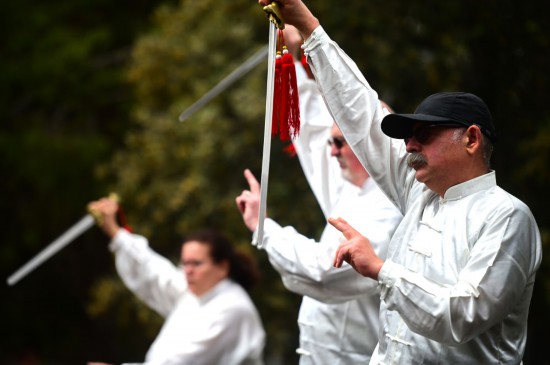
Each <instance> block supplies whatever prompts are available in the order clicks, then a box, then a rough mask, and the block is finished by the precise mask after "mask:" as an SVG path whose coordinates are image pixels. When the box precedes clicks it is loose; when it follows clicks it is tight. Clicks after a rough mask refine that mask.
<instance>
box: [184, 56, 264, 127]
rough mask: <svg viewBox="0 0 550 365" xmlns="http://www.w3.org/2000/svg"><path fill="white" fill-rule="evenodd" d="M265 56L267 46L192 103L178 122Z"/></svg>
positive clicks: (203, 104)
mask: <svg viewBox="0 0 550 365" xmlns="http://www.w3.org/2000/svg"><path fill="white" fill-rule="evenodd" d="M266 55H267V46H264V47H262V48H261V49H260V50H258V51H257V52H256V53H254V55H252V56H251V57H250V58H249V59H248V60H246V61H245V62H244V63H243V64H242V65H240V66H239V67H237V68H236V69H235V70H234V71H233V72H232V73H230V74H229V75H228V76H226V77H225V78H224V79H223V80H222V81H220V82H219V83H218V84H217V85H216V86H214V87H213V88H212V89H211V90H210V91H209V92H207V93H206V94H204V95H203V96H202V97H201V98H200V99H199V100H197V101H196V102H195V103H193V104H192V105H191V106H190V107H189V108H187V109H186V110H185V111H184V112H183V113H181V114H180V117H179V120H180V122H183V121H185V120H186V119H187V118H189V117H190V116H191V115H192V114H193V113H195V112H196V111H197V110H199V109H200V108H202V107H203V106H205V105H206V104H207V103H208V102H209V101H210V100H212V99H214V98H215V97H216V96H218V95H219V94H220V93H221V92H223V91H224V90H225V89H227V88H228V87H229V86H231V85H232V84H233V83H234V82H235V81H237V80H238V79H240V78H241V77H243V76H244V75H246V74H247V73H248V72H249V71H250V70H252V69H253V68H254V67H256V65H258V64H259V63H260V62H261V61H262V60H263V59H264V58H265V56H266Z"/></svg>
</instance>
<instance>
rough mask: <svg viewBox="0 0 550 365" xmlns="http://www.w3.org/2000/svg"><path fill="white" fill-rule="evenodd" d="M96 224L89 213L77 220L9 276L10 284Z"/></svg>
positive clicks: (13, 283)
mask: <svg viewBox="0 0 550 365" xmlns="http://www.w3.org/2000/svg"><path fill="white" fill-rule="evenodd" d="M94 224H95V220H94V218H93V217H92V216H91V215H90V214H87V215H85V216H84V217H83V218H82V219H81V220H79V221H78V222H76V223H75V224H74V225H73V226H72V227H71V228H69V229H68V230H66V231H65V233H63V234H62V235H61V236H59V237H58V238H57V239H56V240H55V241H53V242H52V243H50V244H49V245H48V246H46V247H45V248H44V249H43V250H42V251H40V252H39V253H38V254H37V255H36V256H34V257H33V258H32V259H31V260H29V261H28V262H27V263H26V264H25V265H23V266H22V267H21V268H20V269H19V270H17V271H16V272H14V273H13V274H12V275H11V276H10V277H8V285H15V284H16V283H17V282H18V281H19V280H21V279H22V278H24V277H25V276H27V275H28V274H29V273H30V272H31V271H33V270H34V269H36V268H37V267H38V266H40V265H41V264H42V263H43V262H44V261H46V260H47V259H49V258H50V257H52V256H53V255H55V254H56V253H57V252H59V251H60V250H61V249H62V248H63V247H65V246H67V245H68V244H69V243H71V242H72V241H73V240H74V239H75V238H77V237H78V236H80V235H81V234H82V233H84V232H85V231H87V230H88V229H89V228H90V227H92V226H93V225H94Z"/></svg>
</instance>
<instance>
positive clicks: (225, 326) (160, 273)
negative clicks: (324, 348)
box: [89, 198, 265, 365]
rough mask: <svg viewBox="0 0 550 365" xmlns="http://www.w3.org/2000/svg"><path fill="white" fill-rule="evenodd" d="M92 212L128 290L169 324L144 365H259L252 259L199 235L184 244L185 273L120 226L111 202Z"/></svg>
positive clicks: (221, 240) (209, 234) (211, 234)
mask: <svg viewBox="0 0 550 365" xmlns="http://www.w3.org/2000/svg"><path fill="white" fill-rule="evenodd" d="M89 208H90V210H92V211H93V212H95V213H97V214H98V215H99V216H100V217H101V219H99V220H98V221H99V222H100V223H98V225H99V227H100V228H101V229H102V230H103V231H104V232H105V233H106V234H107V235H108V236H109V237H110V238H111V243H110V245H109V248H110V249H111V251H112V252H113V253H114V255H115V264H116V268H117V272H118V274H119V276H120V277H121V279H122V280H123V282H124V283H125V285H126V286H127V287H128V289H130V290H131V291H132V292H133V293H134V294H135V295H136V296H138V297H139V298H140V299H141V300H143V301H144V302H145V303H146V304H147V305H148V306H149V307H151V308H152V309H154V310H155V311H157V312H158V313H160V314H161V315H162V316H163V317H165V318H166V320H165V322H164V325H163V327H162V329H161V331H160V333H159V334H158V335H157V338H156V339H155V341H154V342H153V344H152V345H151V347H150V348H149V350H148V352H147V355H146V358H145V363H144V364H155V365H157V364H158V365H176V364H185V365H188V364H204V365H211V364H212V365H216V364H223V365H226V364H227V365H233V364H234V365H239V364H254V365H256V364H262V351H263V347H264V342H265V332H264V329H263V327H262V323H261V320H260V317H259V315H258V312H257V310H256V308H255V306H254V304H253V303H252V300H251V299H250V297H249V296H248V294H247V291H248V290H250V289H251V288H252V286H253V285H254V284H255V283H256V281H257V279H258V277H259V275H258V271H257V266H256V265H255V262H254V260H253V259H252V257H250V256H247V255H245V254H244V253H243V252H240V251H238V250H236V248H235V247H234V246H233V244H232V243H231V242H230V241H229V240H228V239H227V238H225V237H224V236H223V235H221V234H219V233H217V232H215V231H211V230H205V231H200V232H197V233H195V234H193V235H190V236H188V237H187V238H186V239H185V240H184V242H183V244H182V248H181V264H182V267H183V272H182V270H181V269H180V268H178V267H176V266H175V265H173V264H172V263H171V262H170V261H169V260H167V259H166V258H164V257H162V256H160V255H159V254H157V253H156V252H154V251H153V250H152V249H151V248H150V247H149V244H148V241H147V239H146V238H145V237H142V236H139V235H136V234H132V233H130V232H128V231H127V230H125V229H124V228H121V227H120V226H119V225H118V223H117V221H116V212H117V210H118V204H117V203H116V202H115V201H114V200H111V199H107V198H104V199H101V200H99V201H96V202H92V203H90V204H89ZM92 364H100V363H89V365H92Z"/></svg>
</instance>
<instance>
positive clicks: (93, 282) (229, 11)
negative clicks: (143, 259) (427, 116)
mask: <svg viewBox="0 0 550 365" xmlns="http://www.w3.org/2000/svg"><path fill="white" fill-rule="evenodd" d="M308 3H309V6H310V7H311V8H312V9H313V11H314V13H315V14H316V15H317V16H318V17H319V19H320V20H321V23H322V24H323V26H324V28H325V29H326V30H327V31H328V33H329V34H330V35H331V36H332V38H333V39H335V40H336V41H337V42H338V43H339V44H340V46H341V47H342V48H343V49H344V50H345V51H346V52H347V53H348V54H349V55H350V56H351V57H352V58H353V59H354V60H355V61H356V62H357V63H358V65H359V66H360V68H361V70H362V71H363V72H364V73H365V75H366V76H367V79H368V80H369V82H370V83H371V84H372V85H373V86H374V88H375V89H376V90H378V91H379V94H380V97H381V98H382V99H384V100H386V101H387V102H389V103H390V105H392V107H393V108H394V109H395V110H396V111H398V112H411V111H413V110H414V108H415V106H416V105H417V104H418V103H419V102H420V101H421V100H422V99H423V98H424V97H425V96H426V95H428V94H430V93H433V92H437V91H442V90H467V91H470V92H473V93H476V94H478V95H480V96H481V97H482V98H483V99H484V100H485V101H486V102H487V104H488V105H489V107H490V108H491V110H492V112H493V117H494V120H495V123H496V125H497V130H498V132H499V141H498V144H497V146H496V151H495V156H494V159H493V167H494V168H495V169H496V171H497V176H498V181H499V185H501V186H502V187H503V188H505V189H507V190H508V191H510V192H511V193H513V194H514V195H516V196H518V197H519V198H521V199H522V200H524V201H525V202H526V203H527V204H528V205H529V206H530V207H531V209H532V210H533V212H534V214H535V217H536V219H537V221H538V223H539V226H540V229H541V232H542V234H543V240H544V245H545V246H544V248H545V250H546V249H547V247H548V244H549V237H548V230H549V225H550V221H549V215H548V213H547V209H545V208H546V206H548V203H549V201H548V200H549V194H548V193H547V188H546V187H547V186H548V183H549V182H550V174H549V172H548V171H549V170H548V166H549V161H548V160H549V158H550V113H549V109H548V103H547V98H548V96H549V95H550V90H549V89H550V87H549V85H550V84H549V77H550V76H549V72H548V64H550V57H549V56H550V55H549V53H550V30H549V29H548V28H549V24H548V21H547V19H546V16H545V14H546V12H545V11H543V9H545V7H544V4H543V2H542V1H540V0H536V1H531V2H529V3H521V4H520V3H518V2H514V1H506V0H505V1H493V0H485V1H474V0H465V1H460V2H440V1H433V0H426V1H409V2H402V1H381V0H371V1H359V0H350V1H346V2H344V3H342V2H336V1H334V0H332V1H323V2H321V1H309V2H308ZM0 31H1V33H0V34H2V37H0V106H1V108H2V111H3V113H2V127H1V129H0V167H1V169H2V171H3V173H2V178H1V179H0V189H1V190H0V192H1V193H2V202H3V208H4V209H2V212H1V213H0V214H1V216H0V218H1V220H0V221H1V222H2V228H3V229H2V230H1V231H0V237H1V245H0V273H1V274H2V275H3V277H6V278H7V277H8V276H9V275H10V274H11V273H13V272H14V271H15V270H16V269H17V268H19V267H20V266H21V265H22V264H23V263H25V262H26V261H27V260H28V259H30V258H31V257H32V256H33V255H34V254H36V253H37V252H38V251H39V250H40V249H41V248H42V247H44V246H45V245H46V244H47V243H48V242H49V241H51V240H53V239H55V238H56V237H57V236H58V235H59V234H60V233H61V232H63V231H64V230H65V229H66V228H68V227H69V226H70V225H71V224H73V223H74V222H76V220H78V219H79V218H80V217H81V216H82V215H83V214H84V213H85V206H86V204H87V203H88V202H89V201H91V200H94V199H96V198H99V197H101V196H104V195H106V194H107V193H108V192H109V191H116V192H118V193H119V195H120V196H121V197H122V200H123V204H124V208H125V211H126V215H127V217H128V220H129V221H130V223H131V225H132V226H133V227H134V230H135V231H136V232H137V233H140V234H144V235H146V236H147V237H149V238H150V242H151V245H152V246H153V247H154V248H155V249H156V250H157V251H159V252H160V253H162V254H164V255H166V256H167V257H170V258H171V259H173V260H174V261H176V260H177V257H178V251H179V243H180V242H181V239H182V237H183V236H184V235H185V234H186V233H189V232H191V231H194V230H196V229H199V228H201V227H206V226H208V227H215V228H218V229H220V230H222V231H224V232H226V233H227V234H228V235H229V236H230V237H231V238H232V239H233V240H234V241H235V242H237V244H239V245H240V246H241V247H243V248H245V249H248V250H249V251H250V252H251V253H252V254H253V255H255V256H256V257H257V259H258V260H259V262H260V265H261V267H262V272H263V279H262V285H261V286H260V287H259V288H257V289H256V291H255V292H254V293H253V299H254V300H255V302H256V303H257V305H258V307H259V309H260V312H261V315H262V318H263V320H264V324H265V326H266V329H267V332H268V344H267V348H266V359H267V360H268V362H269V363H271V364H292V363H296V361H297V360H296V359H297V357H296V355H295V354H294V349H295V347H296V344H297V326H296V317H297V310H298V306H299V301H300V298H299V296H297V295H294V294H292V293H289V292H287V291H286V290H285V289H284V288H283V286H282V284H281V282H280V279H279V277H278V275H277V274H276V273H275V272H274V271H273V270H272V269H271V267H270V265H269V262H268V261H267V259H266V256H265V254H264V253H263V252H259V251H257V250H256V249H255V248H253V247H251V246H250V244H249V242H250V234H249V232H248V231H247V229H246V228H245V227H244V225H243V224H242V219H241V217H240V215H239V213H238V211H237V209H236V207H235V203H234V199H235V197H236V196H237V195H238V194H239V193H240V191H241V190H242V189H244V188H246V182H245V180H244V178H243V175H242V171H243V169H244V168H251V169H252V170H253V172H255V174H256V175H257V176H258V177H259V173H260V167H261V150H262V139H263V120H264V117H263V115H264V108H265V74H266V70H265V65H263V64H262V65H261V66H258V67H257V68H256V69H254V70H253V71H251V72H250V73H249V74H248V75H246V76H245V77H243V78H242V79H241V80H239V81H238V82H237V83H236V84H235V85H233V86H232V87H231V88H230V89H229V90H227V91H226V92H225V93H223V94H222V95H220V96H218V97H217V98H216V99H215V100H213V101H212V102H211V103H209V104H208V105H207V106H206V107H205V108H203V109H202V110H201V111H199V112H197V113H196V114H194V115H193V116H192V117H191V118H190V119H188V120H187V121H186V122H184V123H180V122H178V115H179V114H180V113H181V112H182V111H183V110H184V109H185V108H186V107H188V106H189V105H191V104H192V103H193V102H194V101H196V100H197V99H198V98H199V97H201V96H202V95H203V94H204V93H206V92H207V91H208V90H209V89H210V88H212V87H213V86H214V85H216V84H217V82H219V81H220V80H221V79H222V78H223V77H225V76H226V75H227V74H229V73H230V72H231V71H232V70H233V69H235V68H236V67H237V66H238V65H239V64H240V63H241V62H243V61H244V60H245V59H246V58H248V57H249V56H250V55H252V54H253V53H254V52H255V51H256V50H257V49H258V48H260V47H261V46H263V45H264V44H265V42H266V41H267V21H266V19H265V16H264V14H263V13H262V10H261V8H260V7H259V6H258V5H257V4H256V2H254V1H249V0H246V1H245V0H235V1H232V2H214V1H211V0H202V1H198V2H197V1H190V0H181V1H175V0H170V1H168V0H166V1H161V0H156V1H149V2H145V1H139V0H138V1H133V2H126V1H118V2H108V1H104V0H100V1H94V2H91V1H89V0H75V1H72V2H70V3H63V4H45V3H44V4H42V3H40V2H37V1H32V0H21V1H18V2H11V3H6V4H4V5H3V11H2V12H0ZM285 147H286V146H285V144H284V143H281V142H280V141H277V140H274V141H273V146H272V161H271V171H270V182H269V196H268V208H269V215H270V216H272V217H274V218H275V219H277V220H278V221H279V222H280V223H281V224H292V225H294V226H295V227H296V228H297V229H298V230H299V231H301V232H303V233H305V234H307V235H310V236H312V237H317V236H318V235H319V234H320V231H321V229H322V228H323V225H324V222H323V218H322V215H321V213H320V211H319V209H318V206H317V203H316V202H315V200H314V198H313V196H312V194H311V193H310V191H309V188H308V186H307V183H306V182H305V179H304V177H303V175H302V172H301V170H300V167H299V164H298V161H297V159H296V158H292V157H290V156H288V155H287V154H286V153H284V152H283V149H284V148H285ZM107 244H108V242H107V240H106V238H105V237H104V236H103V235H102V234H101V233H100V232H98V230H97V229H92V230H91V231H89V232H87V233H86V234H84V235H83V236H82V237H80V238H79V239H78V240H77V241H75V242H74V243H73V244H72V245H71V246H69V247H67V248H66V249H64V250H63V251H62V252H60V253H59V254H58V255H56V256H55V257H53V258H52V259H51V260H50V261H48V262H46V263H45V264H44V265H43V266H41V267H40V268H38V269H37V270H36V271H35V272H33V273H31V274H30V275H29V276H28V277H27V278H24V279H23V280H22V281H21V282H20V283H18V284H17V285H15V286H13V287H8V286H7V285H6V284H2V286H1V287H0V295H1V298H2V301H1V302H0V306H1V310H2V313H4V316H3V320H2V332H3V334H4V335H3V336H2V337H3V340H2V344H0V363H3V364H4V363H5V364H74V363H85V362H86V361H89V360H101V361H109V362H113V363H120V362H122V361H126V362H130V361H136V362H137V361H142V359H143V356H144V354H145V351H146V350H147V347H148V345H149V343H150V341H151V340H152V339H153V338H154V337H155V334H156V331H157V330H158V328H159V326H160V324H161V319H160V318H159V317H158V316H157V315H156V314H155V313H153V312H151V311H150V310H148V309H147V308H146V307H144V306H143V305H142V304H141V303H140V302H139V301H138V300H136V299H135V298H134V297H133V296H132V295H131V294H129V293H128V291H127V290H126V289H125V288H124V286H123V285H122V284H121V283H120V281H119V280H118V278H117V276H116V274H115V272H114V268H113V263H112V257H111V255H110V253H109V252H108V249H107ZM549 265H550V262H549V259H548V258H546V257H544V262H543V266H542V267H541V270H540V272H539V276H538V280H537V285H536V292H535V295H534V297H533V301H532V306H531V318H530V324H529V325H530V327H529V328H530V336H529V338H528V351H527V354H526V356H525V360H524V364H526V365H528V364H547V363H549V361H548V360H547V356H545V353H546V351H545V348H544V346H545V345H546V344H547V343H549V342H550V338H549V337H550V336H549V335H548V334H547V333H546V332H547V331H545V329H546V328H547V327H548V325H549V324H550V318H549V315H548V314H547V312H548V308H549V305H550V298H549V293H550V277H549Z"/></svg>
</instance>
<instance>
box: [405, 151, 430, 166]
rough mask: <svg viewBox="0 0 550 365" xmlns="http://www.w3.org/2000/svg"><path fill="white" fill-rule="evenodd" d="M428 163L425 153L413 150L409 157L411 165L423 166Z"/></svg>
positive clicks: (408, 161) (408, 163) (408, 162)
mask: <svg viewBox="0 0 550 365" xmlns="http://www.w3.org/2000/svg"><path fill="white" fill-rule="evenodd" d="M427 163H428V161H426V158H425V157H424V155H423V154H421V153H418V152H413V153H411V154H409V156H408V157H407V165H409V167H414V166H421V165H425V164H427Z"/></svg>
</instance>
